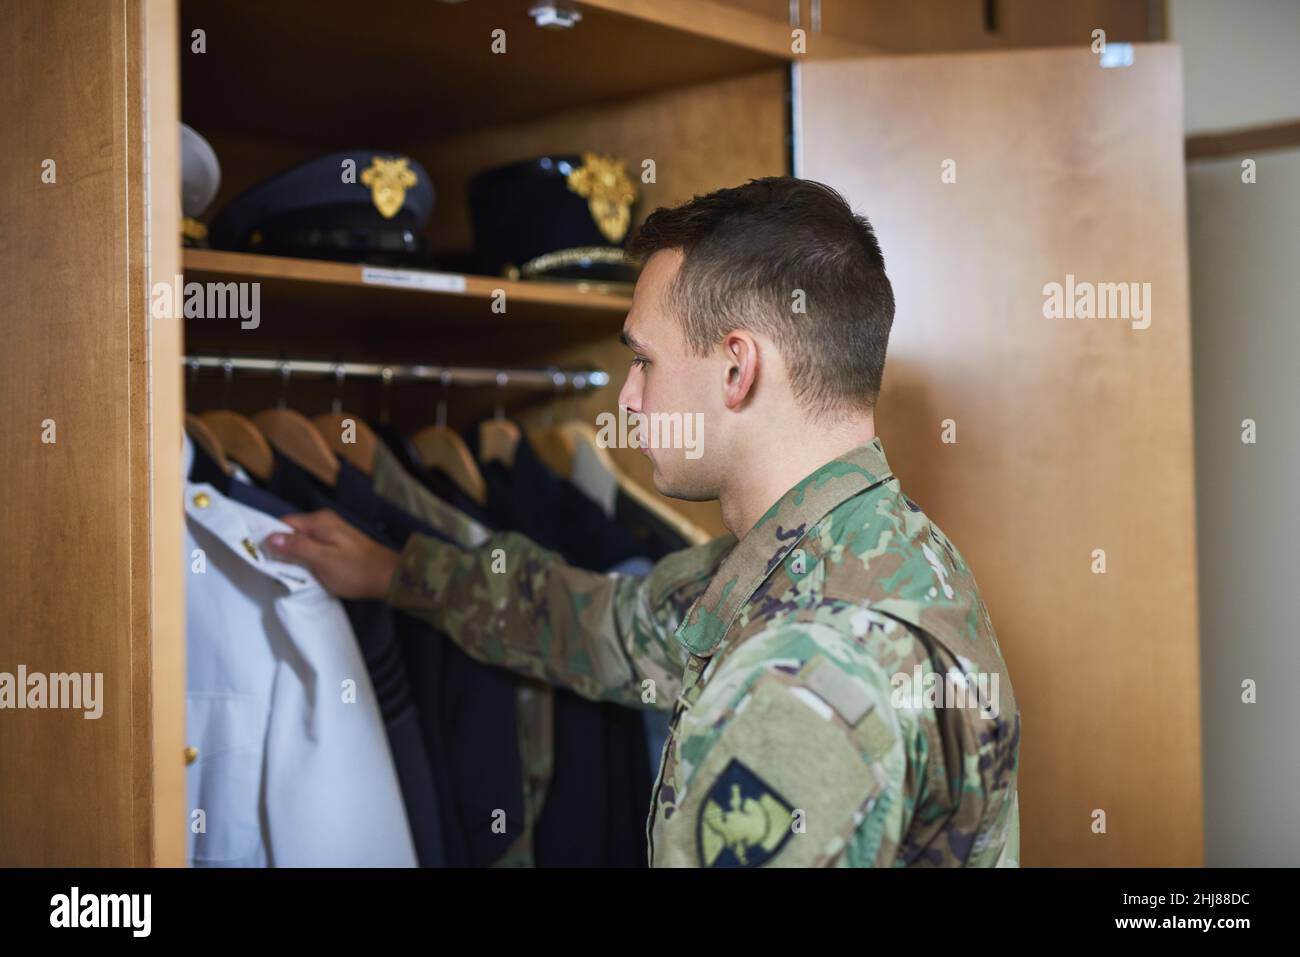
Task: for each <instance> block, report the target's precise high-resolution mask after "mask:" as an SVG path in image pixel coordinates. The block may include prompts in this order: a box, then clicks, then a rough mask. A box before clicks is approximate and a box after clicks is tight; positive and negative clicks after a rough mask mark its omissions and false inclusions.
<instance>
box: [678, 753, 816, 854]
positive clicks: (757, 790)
mask: <svg viewBox="0 0 1300 957" xmlns="http://www.w3.org/2000/svg"><path fill="white" fill-rule="evenodd" d="M793 810H794V809H793V808H792V807H791V806H790V802H789V801H787V800H786V799H785V798H783V797H782V796H781V795H780V794H779V793H777V791H776V789H774V788H773V787H772V786H771V785H769V784H768V783H767V782H766V781H764V780H763V779H762V778H760V777H759V776H758V775H757V774H755V773H754V772H753V771H752V770H750V769H749V768H748V767H746V766H745V765H744V764H742V763H741V762H739V761H737V760H736V759H735V758H733V759H732V760H731V762H730V763H729V764H728V765H727V766H726V768H725V769H723V772H722V773H721V774H720V775H718V777H717V779H716V780H715V781H714V782H713V787H711V788H710V789H709V793H708V794H707V795H705V797H704V801H703V803H702V804H701V805H700V813H699V814H698V816H697V817H696V824H695V844H696V850H697V852H698V853H699V858H700V864H701V865H702V866H704V867H758V866H759V865H761V864H765V863H766V862H767V860H768V858H770V857H772V855H774V854H775V853H776V852H777V851H779V850H780V849H781V845H782V844H784V843H785V842H786V841H788V840H789V839H790V835H791V833H792V831H791V828H790V818H791V813H792V811H793Z"/></svg>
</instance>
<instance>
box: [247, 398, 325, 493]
mask: <svg viewBox="0 0 1300 957" xmlns="http://www.w3.org/2000/svg"><path fill="white" fill-rule="evenodd" d="M253 424H254V425H256V426H257V427H258V428H259V429H261V430H262V434H263V435H265V436H266V438H267V439H268V440H269V441H270V443H271V444H272V445H273V446H275V447H276V449H278V450H279V452H280V454H281V455H283V456H284V457H285V458H287V459H288V460H289V461H290V462H293V463H294V464H295V465H298V466H300V467H301V468H303V469H304V470H306V471H307V472H308V473H309V474H311V475H312V476H314V477H315V478H317V479H319V480H320V481H322V482H324V483H325V484H326V485H329V486H333V485H335V484H336V483H337V482H338V480H339V460H338V458H337V457H336V456H335V455H334V453H333V452H332V451H330V447H329V444H328V443H327V442H326V441H325V439H324V438H323V437H322V436H321V434H320V433H319V432H318V431H316V427H315V426H314V425H312V424H311V420H310V419H308V418H307V417H306V416H305V415H303V414H302V413H301V412H295V411H294V410H293V409H266V410H264V411H262V412H259V413H257V415H255V416H253Z"/></svg>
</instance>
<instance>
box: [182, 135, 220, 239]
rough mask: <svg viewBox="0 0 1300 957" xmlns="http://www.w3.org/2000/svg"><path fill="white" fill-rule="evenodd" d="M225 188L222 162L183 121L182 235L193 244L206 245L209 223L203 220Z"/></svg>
mask: <svg viewBox="0 0 1300 957" xmlns="http://www.w3.org/2000/svg"><path fill="white" fill-rule="evenodd" d="M219 189H221V163H220V162H219V161H218V160H217V153H216V151H215V150H214V149H213V148H212V144H210V143H209V142H208V141H207V140H205V139H204V138H203V137H202V136H201V135H199V133H198V132H197V131H196V130H194V129H192V128H191V127H189V126H186V125H185V124H184V123H182V124H181V215H182V217H183V218H182V220H181V237H182V238H183V239H184V241H185V242H186V243H187V244H189V245H202V244H204V243H205V242H206V240H207V235H208V227H207V226H205V225H204V224H203V223H202V222H200V221H199V217H200V216H202V215H203V214H204V213H205V212H206V211H207V208H208V207H209V206H211V205H212V200H213V199H215V198H216V195H217V191H218V190H219Z"/></svg>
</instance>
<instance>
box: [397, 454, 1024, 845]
mask: <svg viewBox="0 0 1300 957" xmlns="http://www.w3.org/2000/svg"><path fill="white" fill-rule="evenodd" d="M388 597H389V601H390V602H392V603H393V604H394V605H396V606H397V607H399V608H403V609H406V610H408V611H410V612H412V613H414V614H417V615H422V616H425V617H426V618H427V619H428V620H430V621H431V622H433V623H434V624H436V625H437V626H438V627H439V628H442V629H443V630H445V631H446V632H447V633H448V634H449V635H450V636H451V637H452V638H453V639H454V640H455V641H456V642H458V643H459V644H460V645H461V646H462V647H463V648H464V649H465V650H466V651H467V652H468V653H469V654H471V655H473V656H475V657H477V658H479V659H481V660H483V661H487V662H491V663H494V664H499V665H503V666H505V667H507V668H511V669H513V670H516V671H518V672H521V673H523V674H527V675H531V676H534V677H537V678H542V679H544V680H546V681H548V682H553V683H556V684H562V685H565V686H568V687H571V688H573V689H575V690H576V691H578V692H579V693H580V694H583V695H586V696H588V697H592V698H604V699H609V700H614V701H622V702H625V703H628V704H640V705H643V706H652V707H659V708H664V709H669V708H671V709H672V714H673V717H672V728H671V733H670V736H669V739H668V744H667V746H666V748H665V751H664V755H663V758H662V762H661V765H660V771H659V775H658V779H657V780H656V782H655V787H654V793H653V795H652V799H651V806H650V814H649V820H648V821H647V825H646V830H647V838H648V841H649V856H650V863H651V864H652V865H657V866H700V865H703V866H746V865H748V866H753V865H758V864H764V863H768V862H770V863H772V864H774V865H794V866H802V865H836V866H853V867H863V866H901V865H930V866H935V865H947V866H992V865H995V864H996V865H1016V864H1018V857H1019V809H1018V801H1017V791H1016V778H1017V762H1018V755H1019V743H1020V716H1019V711H1018V708H1017V706H1016V701H1015V697H1014V694H1013V692H1012V688H1011V682H1010V680H1009V679H1008V677H1007V675H1006V666H1005V663H1004V662H1003V660H1002V654H1001V651H1000V649H999V648H998V644H997V639H996V637H995V636H994V633H993V628H992V624H991V622H990V621H989V617H988V612H987V610H986V608H985V606H984V603H983V601H982V600H981V599H980V597H979V593H978V591H977V588H976V585H975V580H974V578H973V577H972V575H971V573H970V571H969V569H968V568H967V566H966V563H965V561H964V559H963V558H962V557H961V555H960V554H959V553H958V552H957V550H956V549H955V548H954V547H953V546H952V544H951V543H950V542H949V541H948V539H947V538H946V537H945V536H944V535H943V533H942V532H940V531H939V529H938V528H936V527H935V526H934V525H933V524H932V523H931V522H930V521H929V519H927V518H926V517H925V515H924V514H923V513H922V512H921V510H920V509H919V508H918V507H917V506H916V505H915V504H914V503H912V502H911V501H910V500H909V499H908V498H907V497H906V496H904V495H903V493H902V492H901V490H900V489H899V484H898V480H897V479H895V478H894V477H893V475H892V474H891V473H890V471H889V467H888V464H887V463H886V461H885V455H884V450H883V449H882V447H881V445H880V442H879V440H878V439H877V440H874V441H872V442H871V443H869V444H867V445H863V446H859V447H858V448H856V449H853V450H852V451H850V452H849V453H847V454H845V455H843V456H841V457H840V458H838V459H835V460H834V461H832V462H829V463H827V464H826V465H823V466H822V467H821V468H819V469H817V470H816V471H815V472H813V473H812V474H811V475H809V476H808V477H807V478H805V479H804V480H803V481H801V482H800V483H799V484H798V485H796V486H795V487H794V488H792V489H791V490H790V491H788V492H787V493H786V494H785V495H784V496H783V497H782V498H781V499H780V500H779V501H778V502H777V503H776V504H775V505H773V506H772V507H771V508H770V509H769V510H768V512H767V513H766V514H765V515H764V516H763V517H762V518H761V519H759V521H758V522H757V523H756V524H755V526H754V528H753V529H752V530H751V531H750V532H749V533H748V534H746V535H745V537H744V538H743V539H742V540H741V541H739V542H736V540H735V539H734V538H733V537H731V536H724V537H722V538H719V539H716V540H714V541H713V542H710V543H708V544H706V545H701V546H697V547H695V548H690V549H685V550H683V551H680V552H675V553H674V554H672V555H669V556H668V557H666V558H664V559H663V560H662V561H661V562H659V564H658V565H657V566H656V567H655V570H654V572H653V573H652V574H651V575H650V576H649V577H648V578H644V579H640V578H623V577H620V576H616V575H600V574H594V573H590V572H584V571H581V570H579V569H575V568H572V567H570V566H568V565H565V564H564V563H563V561H562V560H561V559H560V558H559V557H558V556H556V555H554V554H553V553H551V552H548V551H546V550H544V549H542V548H540V547H539V546H537V545H535V544H534V543H532V542H530V541H529V540H528V539H526V538H524V537H523V536H521V535H518V534H513V533H504V534H497V535H493V536H492V537H491V538H490V539H489V540H488V541H487V542H486V543H485V545H483V546H482V547H480V548H478V549H475V550H472V551H459V550H457V549H455V548H452V547H449V546H447V545H445V544H441V543H438V542H435V541H432V540H430V539H427V538H423V537H419V536H417V537H416V538H413V539H412V540H411V541H410V542H409V543H408V545H407V548H406V550H405V551H404V553H403V555H402V561H401V565H400V568H399V570H398V573H397V574H396V575H395V576H394V579H393V584H392V587H391V590H390V593H389V596H388ZM980 687H982V688H983V689H984V690H985V693H984V694H983V695H982V696H979V695H977V694H975V693H974V689H977V688H980ZM963 690H965V691H966V692H967V694H966V697H965V698H964V699H963V698H960V697H958V695H960V694H962V692H963ZM914 692H915V693H914ZM976 702H978V706H977V704H976ZM963 704H964V705H965V706H962V705H963Z"/></svg>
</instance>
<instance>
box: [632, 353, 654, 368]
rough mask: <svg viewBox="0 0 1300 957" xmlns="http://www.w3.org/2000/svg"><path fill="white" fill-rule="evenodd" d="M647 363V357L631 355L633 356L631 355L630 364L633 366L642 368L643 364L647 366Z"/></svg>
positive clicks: (648, 362) (648, 361)
mask: <svg viewBox="0 0 1300 957" xmlns="http://www.w3.org/2000/svg"><path fill="white" fill-rule="evenodd" d="M649 364H650V360H649V359H647V358H645V357H644V356H633V357H632V365H634V366H640V367H642V368H644V367H645V366H647V365H649Z"/></svg>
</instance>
